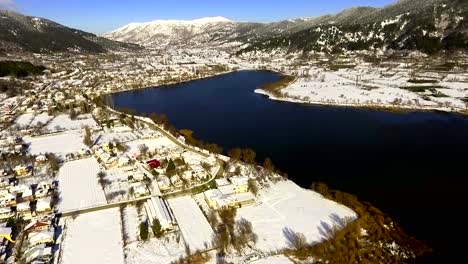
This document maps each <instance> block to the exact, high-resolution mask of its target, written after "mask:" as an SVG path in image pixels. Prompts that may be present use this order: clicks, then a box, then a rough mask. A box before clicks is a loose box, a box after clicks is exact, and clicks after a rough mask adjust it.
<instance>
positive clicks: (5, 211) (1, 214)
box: [0, 207, 15, 221]
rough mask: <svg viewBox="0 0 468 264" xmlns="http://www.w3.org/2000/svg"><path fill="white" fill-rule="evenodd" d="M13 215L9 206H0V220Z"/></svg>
mask: <svg viewBox="0 0 468 264" xmlns="http://www.w3.org/2000/svg"><path fill="white" fill-rule="evenodd" d="M13 216H15V213H14V212H13V211H11V208H10V207H2V208H0V221H5V220H7V219H8V218H10V217H13Z"/></svg>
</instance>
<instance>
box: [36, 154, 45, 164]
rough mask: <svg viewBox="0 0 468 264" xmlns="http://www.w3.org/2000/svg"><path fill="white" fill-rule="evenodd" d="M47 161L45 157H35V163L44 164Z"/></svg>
mask: <svg viewBox="0 0 468 264" xmlns="http://www.w3.org/2000/svg"><path fill="white" fill-rule="evenodd" d="M46 161H47V157H46V155H39V156H37V157H36V162H38V163H44V162H46Z"/></svg>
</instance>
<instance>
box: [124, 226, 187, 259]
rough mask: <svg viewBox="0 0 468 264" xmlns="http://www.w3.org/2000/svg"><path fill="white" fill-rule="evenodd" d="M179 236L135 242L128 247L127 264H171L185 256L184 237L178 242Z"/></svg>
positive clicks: (172, 234)
mask: <svg viewBox="0 0 468 264" xmlns="http://www.w3.org/2000/svg"><path fill="white" fill-rule="evenodd" d="M176 237H177V234H174V233H171V234H168V235H165V236H164V237H163V238H161V239H155V238H151V239H150V240H148V241H145V242H133V243H130V244H129V245H127V247H126V250H125V254H126V256H127V257H126V263H127V264H141V263H144V264H169V263H171V262H172V261H174V260H176V259H178V258H179V257H181V256H183V255H185V244H184V239H183V238H182V237H180V238H179V242H177V238H176Z"/></svg>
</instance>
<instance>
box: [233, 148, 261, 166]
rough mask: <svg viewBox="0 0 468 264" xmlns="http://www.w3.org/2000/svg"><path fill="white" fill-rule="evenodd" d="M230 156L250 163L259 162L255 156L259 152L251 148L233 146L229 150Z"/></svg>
mask: <svg viewBox="0 0 468 264" xmlns="http://www.w3.org/2000/svg"><path fill="white" fill-rule="evenodd" d="M228 156H229V157H231V158H232V159H234V160H236V161H243V162H245V163H248V164H253V165H255V164H257V162H256V161H255V158H256V156H257V153H255V151H254V150H253V149H251V148H246V149H241V148H233V149H231V150H229V151H228Z"/></svg>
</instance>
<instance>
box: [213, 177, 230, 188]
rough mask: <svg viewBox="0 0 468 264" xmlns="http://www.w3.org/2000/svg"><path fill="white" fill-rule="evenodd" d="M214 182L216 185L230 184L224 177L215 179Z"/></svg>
mask: <svg viewBox="0 0 468 264" xmlns="http://www.w3.org/2000/svg"><path fill="white" fill-rule="evenodd" d="M215 183H216V186H218V187H220V186H225V185H230V184H231V183H230V182H229V181H228V180H227V179H226V178H220V179H215Z"/></svg>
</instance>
